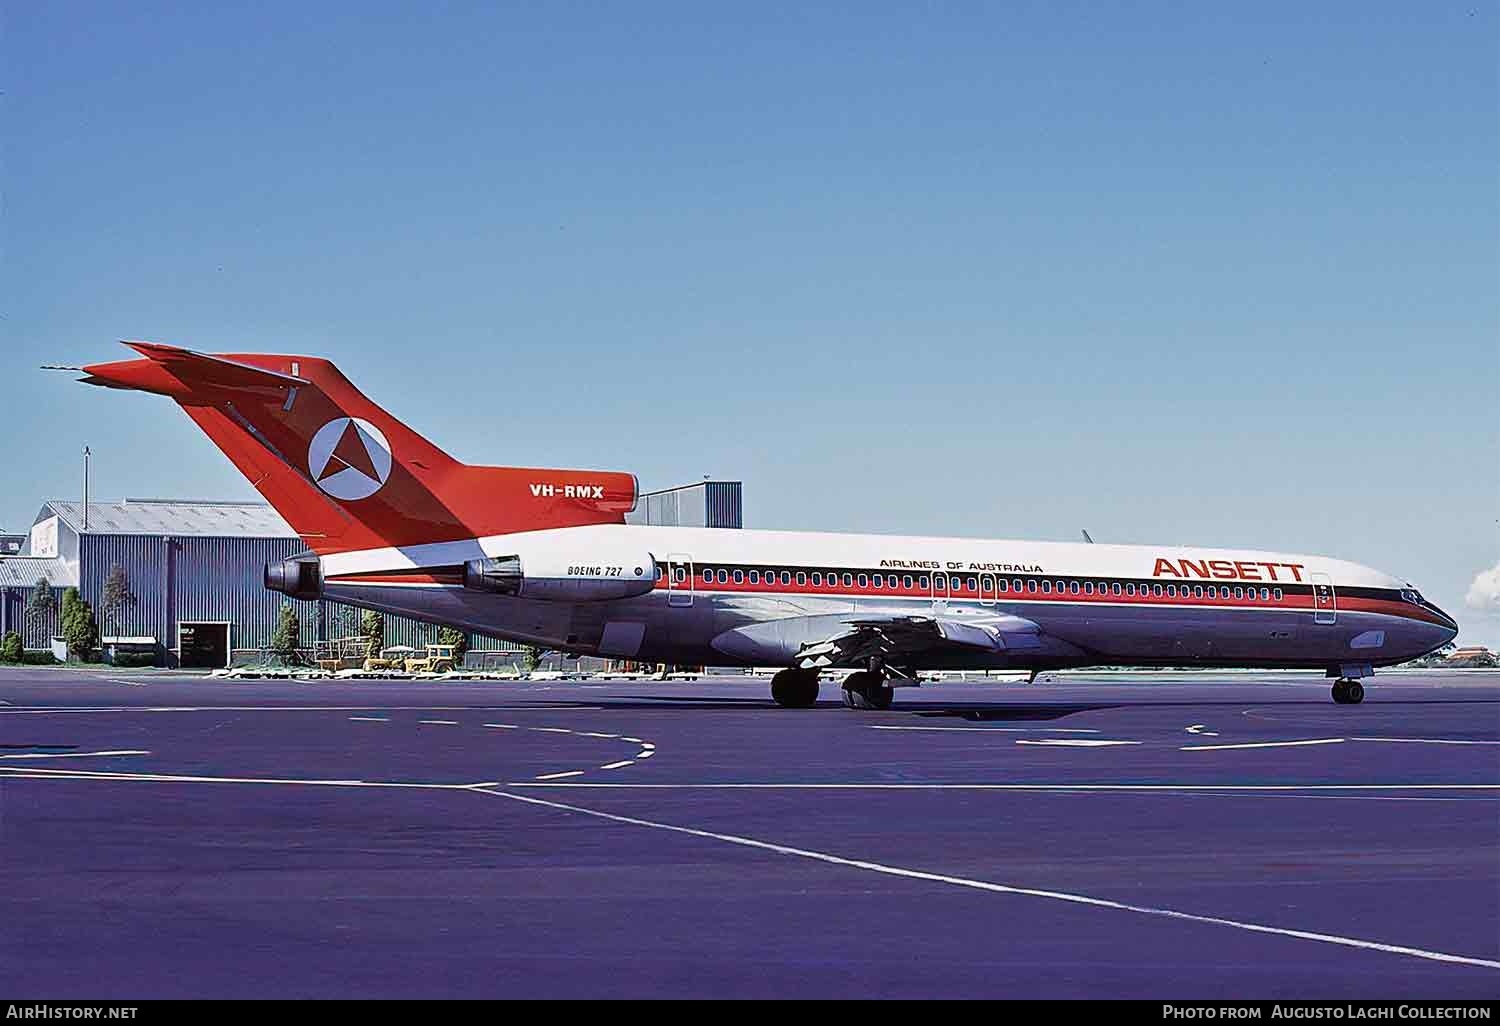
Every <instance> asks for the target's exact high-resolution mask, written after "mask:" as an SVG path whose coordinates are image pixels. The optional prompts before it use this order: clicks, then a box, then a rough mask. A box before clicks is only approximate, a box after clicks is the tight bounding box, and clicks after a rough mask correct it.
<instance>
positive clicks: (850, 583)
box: [844, 574, 854, 588]
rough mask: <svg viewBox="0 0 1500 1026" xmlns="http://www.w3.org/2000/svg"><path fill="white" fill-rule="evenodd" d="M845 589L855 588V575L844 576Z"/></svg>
mask: <svg viewBox="0 0 1500 1026" xmlns="http://www.w3.org/2000/svg"><path fill="white" fill-rule="evenodd" d="M844 587H846V588H852V587H854V575H853V574H845V575H844Z"/></svg>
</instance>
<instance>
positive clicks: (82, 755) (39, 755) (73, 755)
mask: <svg viewBox="0 0 1500 1026" xmlns="http://www.w3.org/2000/svg"><path fill="white" fill-rule="evenodd" d="M150 754H151V753H150V752H146V751H134V750H131V751H125V750H121V751H117V752H58V753H56V754H52V753H50V752H26V753H23V754H20V755H0V759H89V758H93V757H95V756H107V755H150Z"/></svg>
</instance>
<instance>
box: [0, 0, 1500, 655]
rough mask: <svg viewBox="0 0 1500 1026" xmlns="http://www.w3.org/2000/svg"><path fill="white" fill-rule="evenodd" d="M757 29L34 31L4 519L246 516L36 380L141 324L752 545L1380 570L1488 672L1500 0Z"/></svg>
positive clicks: (512, 11)
mask: <svg viewBox="0 0 1500 1026" xmlns="http://www.w3.org/2000/svg"><path fill="white" fill-rule="evenodd" d="M766 8H767V5H739V6H737V7H734V8H730V7H728V6H727V5H703V4H646V3H635V4H623V3H622V4H574V5H533V4H526V5H514V6H505V5H491V4H472V5H468V4H437V3H429V4H406V5H393V4H380V3H370V2H362V3H358V4H354V3H349V4H343V3H330V2H324V3H319V4H311V5H309V4H291V3H275V2H262V3H258V4H254V5H233V6H220V5H216V4H191V5H189V4H182V5H174V4H160V3H149V2H143V3H134V4H130V5H123V4H79V3H66V2H60V3H49V4H45V5H43V4H21V3H15V2H9V3H6V4H5V6H4V25H3V32H4V35H3V44H0V45H3V48H4V61H3V67H4V69H5V71H4V75H3V77H4V86H3V88H4V96H3V97H0V104H3V107H0V111H3V116H4V138H5V141H6V146H5V150H4V167H3V187H4V197H3V201H4V235H3V246H4V253H3V258H4V281H5V285H6V288H5V304H4V309H3V311H0V312H3V320H0V339H3V349H4V361H3V370H0V407H3V408H4V410H5V413H6V416H5V418H4V423H5V431H6V451H7V452H8V453H9V454H11V456H12V457H13V458H12V459H9V460H7V461H5V465H6V468H7V472H6V473H5V475H4V484H3V486H0V524H4V525H5V526H7V527H13V528H15V527H24V526H26V525H27V524H29V523H30V519H31V516H32V515H33V514H34V512H35V510H36V507H37V505H38V503H39V501H40V500H41V499H42V498H43V497H45V496H49V495H72V494H75V493H76V492H77V490H78V488H79V482H78V478H79V468H78V459H77V453H78V451H79V450H80V449H81V447H82V446H83V445H84V444H85V443H87V444H89V445H90V446H92V448H93V451H94V452H95V454H96V459H95V475H94V493H95V494H96V495H99V496H108V497H117V496H122V495H133V496H141V495H166V496H193V497H221V498H240V497H253V494H254V493H253V492H252V491H251V490H250V489H249V487H248V485H246V484H245V483H244V482H243V481H242V480H241V479H240V478H239V476H238V474H237V473H236V472H235V471H234V470H233V468H232V467H230V465H229V463H228V461H227V460H225V459H223V457H221V456H220V455H219V454H218V453H217V451H216V450H214V448H213V447H212V445H211V444H210V443H209V442H208V441H207V440H206V439H204V438H202V437H201V436H200V435H199V434H198V433H197V431H196V429H195V428H193V427H192V425H191V424H190V423H189V422H188V421H187V419H186V418H185V417H183V416H182V415H181V413H180V412H179V411H177V409H176V408H175V407H174V406H172V405H171V404H170V403H167V402H166V401H164V400H156V399H150V398H146V397H139V396H129V395H124V394H113V393H105V392H101V391H94V390H86V389H83V388H80V387H79V386H77V385H72V384H70V383H69V381H68V379H67V378H66V377H65V376H63V375H55V376H54V375H46V374H43V373H41V372H39V371H34V370H32V368H33V367H35V366H36V365H37V364H39V363H43V362H64V363H70V362H90V361H95V360H100V359H113V358H118V357H119V356H120V355H121V351H119V347H117V346H116V345H115V344H114V341H113V340H115V339H118V338H124V337H136V338H148V339H155V340H159V341H166V342H173V343H178V344H182V345H188V346H192V347H195V348H203V349H208V350H218V351H224V350H262V351H273V352H276V351H279V352H302V353H312V354H319V355H327V356H329V357H331V358H333V359H335V360H337V361H338V362H339V364H340V366H341V367H343V368H344V370H345V371H346V373H348V374H349V375H350V376H351V377H352V378H353V379H355V380H356V382H358V383H359V384H360V385H361V386H362V387H363V388H364V389H365V390H366V391H367V392H368V393H369V394H370V395H371V396H372V397H373V398H375V399H376V400H377V401H380V402H382V403H383V404H385V405H386V406H388V407H389V408H390V409H391V410H392V411H393V412H395V413H396V414H397V415H399V416H401V417H403V418H404V419H406V420H407V421H408V422H409V423H411V424H412V425H413V426H415V427H417V428H418V429H419V430H421V431H423V432H424V433H426V434H428V435H429V436H430V437H432V438H433V439H434V440H435V441H437V442H439V443H440V444H442V445H443V446H445V447H446V448H448V449H449V450H450V451H451V452H453V453H454V454H455V455H456V456H459V457H460V458H464V459H468V460H470V461H472V462H488V463H518V464H530V465H555V466H570V465H574V466H597V467H606V468H613V469H624V470H631V471H634V472H635V473H637V474H638V475H639V476H640V478H641V480H642V482H643V483H644V484H645V485H647V486H661V485H667V484H674V483H678V482H681V481H686V480H693V479H697V478H699V477H701V476H703V475H705V474H711V475H714V476H720V477H733V478H741V479H743V480H744V481H745V482H746V519H747V523H749V524H750V525H752V526H763V527H784V528H811V529H839V530H867V531H880V532H901V533H951V534H964V535H981V536H999V537H1028V538H1061V539H1072V538H1076V537H1077V532H1078V529H1079V528H1080V527H1087V528H1089V530H1090V531H1091V532H1092V533H1093V535H1094V537H1095V538H1096V539H1099V540H1110V541H1132V542H1134V541H1139V542H1181V543H1204V544H1223V545H1243V546H1256V547H1268V548H1280V549H1287V550H1292V551H1304V552H1319V553H1325V554H1328V555H1334V556H1339V557H1342V558H1347V559H1353V560H1356V561H1359V562H1364V563H1369V564H1371V565H1374V566H1378V567H1380V568H1382V569H1386V570H1389V571H1391V572H1394V573H1397V574H1400V575H1403V576H1407V577H1410V578H1411V579H1413V580H1414V581H1415V582H1416V583H1417V584H1418V585H1419V586H1420V587H1422V588H1423V589H1424V590H1425V591H1426V592H1427V593H1428V594H1429V595H1431V596H1432V597H1433V598H1434V599H1435V600H1436V601H1438V602H1439V603H1440V604H1441V605H1443V606H1444V607H1445V608H1447V609H1449V610H1450V611H1451V612H1453V613H1454V614H1455V615H1457V616H1458V617H1459V619H1460V621H1461V623H1462V624H1463V625H1464V628H1465V631H1464V634H1463V636H1462V640H1466V641H1474V642H1485V643H1489V644H1492V645H1497V644H1500V596H1495V597H1492V598H1487V596H1488V594H1489V593H1488V592H1487V591H1483V589H1478V590H1476V597H1475V602H1477V603H1478V605H1479V606H1480V607H1485V606H1486V605H1487V608H1475V607H1466V605H1465V595H1466V593H1467V592H1469V590H1470V585H1471V582H1472V581H1473V580H1474V578H1475V576H1476V575H1477V574H1479V573H1480V572H1481V571H1484V570H1486V569H1487V568H1491V567H1494V566H1495V565H1496V563H1497V561H1500V418H1497V416H1496V410H1497V408H1500V401H1497V400H1500V341H1497V340H1500V300H1497V281H1500V274H1497V272H1500V189H1497V167H1500V136H1497V126H1500V116H1497V115H1500V100H1497V97H1500V88H1497V70H1496V69H1497V61H1496V57H1497V46H1496V40H1497V38H1500V31H1497V29H1500V16H1497V6H1496V5H1495V4H1494V3H1476V2H1473V0H1465V2H1462V3H1430V4H1412V3H1389V4H1381V3H1369V2H1366V3H1357V4H1356V3H1351V4H1333V3H1327V4H1305V3H1295V4H1272V3H1256V4H1243V5H1229V4H1187V3H1181V4H1121V5H1106V4H1078V5H1068V4H1059V3H1035V4H1025V3H1011V4H995V5H988V4H943V5H915V4H896V5H881V4H876V3H870V2H865V3H856V4H847V5H804V4H798V5H786V6H784V7H780V8H771V9H766ZM1478 592H1483V593H1482V594H1480V593H1478Z"/></svg>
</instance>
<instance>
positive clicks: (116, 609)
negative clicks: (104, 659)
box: [100, 563, 136, 635]
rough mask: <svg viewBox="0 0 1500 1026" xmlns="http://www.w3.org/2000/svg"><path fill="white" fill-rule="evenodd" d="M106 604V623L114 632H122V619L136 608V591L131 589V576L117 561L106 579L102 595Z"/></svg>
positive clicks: (101, 598)
mask: <svg viewBox="0 0 1500 1026" xmlns="http://www.w3.org/2000/svg"><path fill="white" fill-rule="evenodd" d="M100 601H101V602H102V603H103V605H104V623H105V625H106V626H107V627H109V628H110V629H111V630H112V631H113V633H115V634H116V635H118V634H119V633H120V621H121V618H122V617H123V616H124V615H125V613H126V612H127V611H129V610H130V609H133V608H135V602H136V598H135V593H134V592H132V591H131V590H130V578H129V577H127V576H125V568H124V567H123V566H121V565H120V564H119V563H115V564H114V565H113V566H111V567H110V568H109V576H108V577H106V578H105V579H104V593H103V594H102V595H101V596H100Z"/></svg>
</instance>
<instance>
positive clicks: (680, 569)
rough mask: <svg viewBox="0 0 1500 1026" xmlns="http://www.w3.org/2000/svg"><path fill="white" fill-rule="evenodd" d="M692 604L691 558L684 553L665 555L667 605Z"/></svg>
mask: <svg viewBox="0 0 1500 1026" xmlns="http://www.w3.org/2000/svg"><path fill="white" fill-rule="evenodd" d="M692 604H693V557H692V556H690V555H688V554H687V553H685V552H669V553H667V605H669V606H691V605H692Z"/></svg>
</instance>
